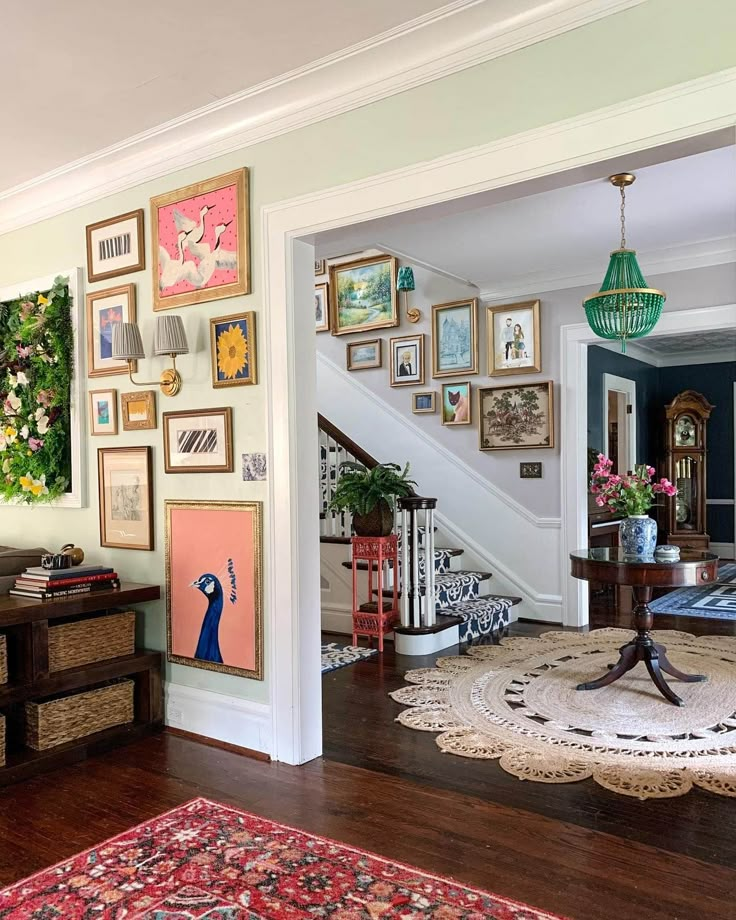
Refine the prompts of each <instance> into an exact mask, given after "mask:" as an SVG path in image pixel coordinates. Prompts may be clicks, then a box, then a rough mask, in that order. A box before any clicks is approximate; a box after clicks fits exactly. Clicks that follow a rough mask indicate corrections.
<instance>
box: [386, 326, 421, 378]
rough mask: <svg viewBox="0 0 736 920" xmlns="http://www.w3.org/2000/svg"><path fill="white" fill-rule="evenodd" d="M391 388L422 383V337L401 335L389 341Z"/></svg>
mask: <svg viewBox="0 0 736 920" xmlns="http://www.w3.org/2000/svg"><path fill="white" fill-rule="evenodd" d="M390 345H391V386H392V387H408V386H416V385H417V384H418V385H419V386H421V385H422V384H423V383H424V335H423V334H420V335H402V336H399V337H398V338H395V339H391V340H390Z"/></svg>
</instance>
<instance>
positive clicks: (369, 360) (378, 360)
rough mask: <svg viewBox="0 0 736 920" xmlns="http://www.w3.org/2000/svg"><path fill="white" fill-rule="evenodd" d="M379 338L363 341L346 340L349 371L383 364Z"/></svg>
mask: <svg viewBox="0 0 736 920" xmlns="http://www.w3.org/2000/svg"><path fill="white" fill-rule="evenodd" d="M382 344H383V343H382V340H381V339H370V340H369V341H363V342H348V345H347V368H348V370H349V371H362V370H365V369H366V368H370V367H381V366H382V365H383V353H382V351H381V346H382Z"/></svg>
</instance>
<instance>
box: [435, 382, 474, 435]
mask: <svg viewBox="0 0 736 920" xmlns="http://www.w3.org/2000/svg"><path fill="white" fill-rule="evenodd" d="M470 416H471V407H470V383H469V382H468V381H467V380H464V381H463V382H462V383H443V384H442V424H443V425H469V424H470V421H471V419H470Z"/></svg>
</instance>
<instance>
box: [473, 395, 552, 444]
mask: <svg viewBox="0 0 736 920" xmlns="http://www.w3.org/2000/svg"><path fill="white" fill-rule="evenodd" d="M553 395H554V386H553V383H552V381H551V380H546V381H544V382H543V383H521V384H517V385H516V386H512V385H508V386H498V387H486V388H484V389H480V390H478V411H479V413H480V449H481V450H520V449H528V448H540V447H554V446H555V433H554V406H553Z"/></svg>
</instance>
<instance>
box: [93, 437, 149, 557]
mask: <svg viewBox="0 0 736 920" xmlns="http://www.w3.org/2000/svg"><path fill="white" fill-rule="evenodd" d="M151 470H152V464H151V448H150V447H101V448H100V449H99V450H98V451H97V481H98V488H99V499H100V502H99V503H100V544H101V545H102V546H112V547H115V548H117V549H143V550H152V549H153V476H152V472H151Z"/></svg>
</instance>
